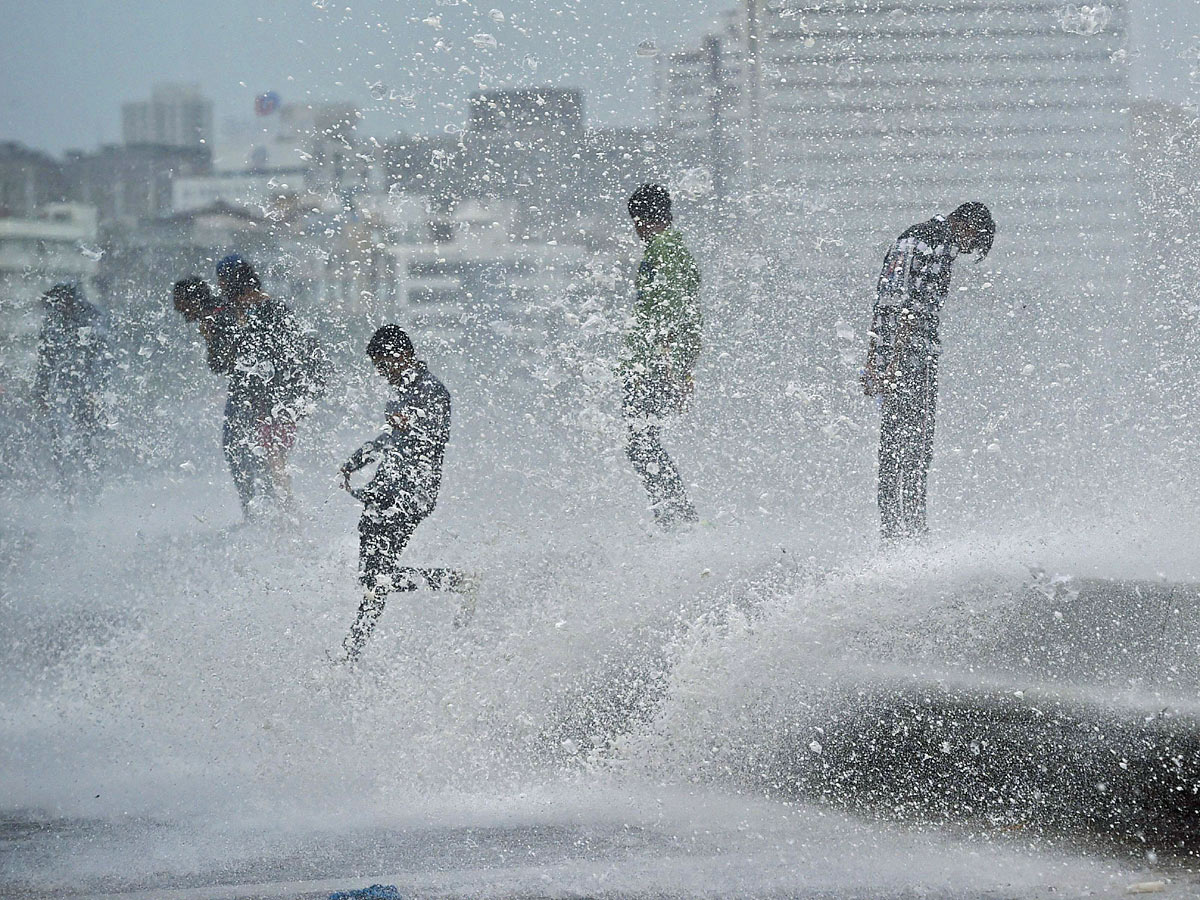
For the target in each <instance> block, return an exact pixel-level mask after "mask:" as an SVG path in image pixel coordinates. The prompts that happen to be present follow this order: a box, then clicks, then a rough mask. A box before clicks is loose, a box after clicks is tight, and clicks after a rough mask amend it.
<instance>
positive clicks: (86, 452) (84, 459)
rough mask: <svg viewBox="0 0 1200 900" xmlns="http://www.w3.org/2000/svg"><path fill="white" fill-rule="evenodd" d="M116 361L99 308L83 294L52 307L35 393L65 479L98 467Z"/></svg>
mask: <svg viewBox="0 0 1200 900" xmlns="http://www.w3.org/2000/svg"><path fill="white" fill-rule="evenodd" d="M111 362H112V354H111V352H110V349H109V345H108V329H107V327H106V324H105V321H104V317H103V315H102V314H101V312H100V310H98V309H97V308H96V307H95V306H93V305H92V304H91V303H88V302H87V301H86V300H84V299H82V298H78V299H75V300H74V301H72V302H70V303H56V304H53V305H51V306H50V308H49V310H48V311H47V313H46V318H45V320H44V321H43V322H42V328H41V331H40V333H39V335H38V349H37V368H36V370H35V373H34V384H33V394H34V400H35V401H36V402H37V403H38V404H39V405H40V406H42V407H43V408H44V409H45V411H46V421H47V423H48V425H49V428H50V441H51V447H50V449H51V455H52V457H53V459H54V461H55V464H56V466H57V468H58V471H59V475H60V478H61V479H62V480H63V481H64V483H66V482H74V481H75V480H77V478H78V477H79V476H80V475H82V474H88V473H91V472H94V470H95V467H96V459H95V453H96V439H97V437H98V434H99V431H100V425H101V420H102V402H103V401H102V395H103V392H104V390H105V388H106V386H107V381H108V374H109V368H110V365H111Z"/></svg>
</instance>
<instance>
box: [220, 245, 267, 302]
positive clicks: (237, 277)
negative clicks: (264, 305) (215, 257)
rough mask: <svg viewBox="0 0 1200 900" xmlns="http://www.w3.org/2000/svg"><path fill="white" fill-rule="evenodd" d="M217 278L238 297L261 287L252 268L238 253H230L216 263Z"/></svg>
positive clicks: (260, 282)
mask: <svg viewBox="0 0 1200 900" xmlns="http://www.w3.org/2000/svg"><path fill="white" fill-rule="evenodd" d="M217 278H219V279H220V280H221V281H222V282H224V283H225V284H227V285H229V287H230V288H232V289H233V290H234V291H235V292H236V293H237V295H238V296H241V295H242V294H244V293H246V292H247V291H257V290H258V289H259V288H261V287H262V281H261V280H260V279H259V277H258V273H257V272H255V271H254V266H252V265H250V263H249V262H247V261H246V260H245V259H243V258H242V256H241V255H240V254H238V253H230V254H229V255H228V256H226V257H224V258H223V259H222V260H221V261H220V262H218V263H217Z"/></svg>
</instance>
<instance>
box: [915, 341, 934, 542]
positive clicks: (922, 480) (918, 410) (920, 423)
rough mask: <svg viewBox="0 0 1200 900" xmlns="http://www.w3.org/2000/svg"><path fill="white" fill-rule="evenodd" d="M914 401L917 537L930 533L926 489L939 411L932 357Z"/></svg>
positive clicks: (926, 365)
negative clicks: (936, 414) (936, 416)
mask: <svg viewBox="0 0 1200 900" xmlns="http://www.w3.org/2000/svg"><path fill="white" fill-rule="evenodd" d="M914 387H915V388H916V390H915V392H914V398H913V400H914V402H913V411H912V415H913V431H914V434H913V448H914V451H915V453H914V456H915V458H914V459H913V461H912V470H911V472H910V477H911V481H912V485H911V488H910V493H911V495H912V509H911V514H910V528H911V530H912V533H913V534H914V535H923V534H926V533H927V532H928V531H929V525H928V523H927V518H926V502H925V498H926V488H927V487H928V483H929V466H930V464H931V463H932V462H933V429H934V418H935V412H936V408H937V358H936V357H930V359H929V360H928V361H927V362H926V364H925V366H924V367H923V369H922V371H921V372H920V373H918V380H917V381H916V383H915V384H914Z"/></svg>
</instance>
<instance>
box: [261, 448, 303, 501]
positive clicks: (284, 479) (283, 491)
mask: <svg viewBox="0 0 1200 900" xmlns="http://www.w3.org/2000/svg"><path fill="white" fill-rule="evenodd" d="M287 458H288V448H285V447H282V446H280V445H278V444H274V445H272V446H269V447H267V448H266V466H267V476H268V479H269V480H270V482H271V495H272V496H273V497H274V498H275V499H276V500H277V501H278V503H279V504H280V506H281V507H282V508H283V509H284V510H286V511H287V512H293V511H294V510H295V507H296V499H295V497H294V495H293V494H292V473H291V472H290V471H289V470H288V464H287Z"/></svg>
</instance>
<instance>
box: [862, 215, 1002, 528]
mask: <svg viewBox="0 0 1200 900" xmlns="http://www.w3.org/2000/svg"><path fill="white" fill-rule="evenodd" d="M995 235H996V225H995V222H994V221H993V220H992V214H991V212H990V211H989V210H988V208H987V207H986V206H984V205H983V204H982V203H979V202H971V203H964V204H962V205H961V206H959V207H958V208H957V209H956V210H954V212H952V213H950V215H949V216H934V217H933V218H932V219H930V220H929V221H927V222H921V223H920V224H918V225H913V226H912V227H911V228H908V229H906V230H905V231H904V233H903V234H901V235H900V237H899V238H897V239H896V241H895V243H894V244H892V246H891V248H890V249H889V250H888V252H887V255H886V256H885V257H884V263H883V271H882V273H881V274H880V276H879V282H878V285H877V290H876V298H875V308H874V316H873V320H872V323H871V333H870V344H869V348H868V351H867V365H866V368H865V370H864V371H863V378H862V383H863V392H864V393H865V394H866V395H867V396H868V397H875V398H878V399H879V400H880V401H881V408H882V410H881V411H882V416H881V422H880V433H879V496H878V502H879V515H880V528H881V532H882V535H883V538H884V540H885V541H895V540H909V539H914V538H919V537H921V536H923V535H924V534H926V533H927V531H928V524H927V520H926V506H925V492H926V485H927V482H928V475H929V465H930V463H931V461H932V459H933V429H934V413H935V409H936V405H937V376H938V355H939V353H940V352H941V339H940V337H939V334H938V325H939V320H940V316H941V311H942V306H943V304H944V303H945V302H946V294H947V292H948V290H949V288H950V272H951V269H952V267H953V265H954V261H955V259H956V258H957V256H958V254H959V253H977V254H978V256H977V259H976V262H979V261H981V260H982V259H983V258H984V257H985V256H987V254H988V252H989V251H990V250H991V248H992V241H993V239H994V238H995Z"/></svg>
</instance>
